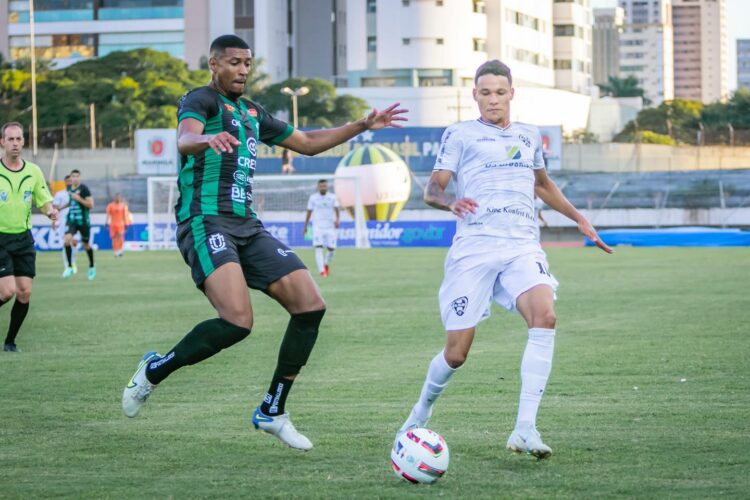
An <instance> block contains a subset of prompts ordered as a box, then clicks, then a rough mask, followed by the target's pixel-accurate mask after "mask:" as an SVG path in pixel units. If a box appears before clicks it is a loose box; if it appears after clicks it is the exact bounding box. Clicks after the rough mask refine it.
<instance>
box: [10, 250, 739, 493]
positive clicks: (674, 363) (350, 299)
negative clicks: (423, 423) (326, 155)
mask: <svg viewBox="0 0 750 500" xmlns="http://www.w3.org/2000/svg"><path fill="white" fill-rule="evenodd" d="M301 255H302V257H303V258H304V259H305V260H306V262H308V264H310V265H311V266H314V264H313V259H312V253H311V252H309V251H307V252H305V251H302V252H301ZM444 255H445V250H444V249H435V250H433V249H423V250H406V249H402V250H393V249H383V250H366V251H361V250H359V251H358V250H339V251H338V252H337V255H336V259H335V261H334V263H333V266H332V276H331V277H330V278H328V279H325V280H319V284H320V287H321V289H322V291H323V295H324V297H325V298H326V300H327V302H328V313H327V315H326V317H325V319H324V322H323V325H322V330H321V335H320V338H319V341H318V345H317V347H316V350H315V351H314V352H313V355H312V357H311V360H310V363H309V364H308V366H307V367H306V368H305V369H304V371H303V372H302V375H301V376H300V378H299V379H298V381H297V382H296V383H295V386H294V388H293V389H292V393H291V396H290V398H289V401H288V403H287V408H288V410H289V411H290V412H291V413H292V416H293V421H294V423H295V425H296V426H297V427H298V428H299V429H300V430H301V431H303V432H304V433H305V434H306V435H307V436H308V437H310V438H311V439H312V441H313V442H314V443H315V448H314V449H313V450H312V451H310V452H308V453H301V452H297V451H294V450H291V449H288V448H285V447H283V446H282V445H281V444H280V443H279V442H278V441H277V440H276V439H275V438H272V437H270V436H268V435H265V434H262V433H259V432H256V431H253V430H251V424H250V415H251V411H252V409H253V408H254V407H255V406H256V405H257V404H258V403H259V402H260V400H261V398H262V395H263V393H264V391H265V390H266V388H267V385H268V383H269V381H270V377H271V374H272V372H273V369H274V366H275V362H276V354H277V349H278V345H279V342H280V340H281V335H282V332H283V330H284V328H285V325H286V321H287V315H286V314H285V313H284V312H283V311H282V310H281V308H280V307H279V306H278V305H277V304H276V303H274V302H273V301H271V300H270V299H268V298H267V297H265V296H264V295H263V294H260V293H256V292H253V295H252V300H253V306H254V310H255V326H254V328H253V333H252V335H251V336H250V337H249V338H248V339H247V340H245V341H244V342H242V343H241V344H239V345H237V346H235V347H233V348H231V349H229V350H227V351H225V352H222V353H221V354H219V355H218V356H215V357H214V358H211V359H210V360H207V361H205V362H203V363H201V364H199V365H196V366H193V367H187V368H185V369H183V370H180V371H178V372H176V373H175V374H174V375H173V376H172V377H170V378H169V379H168V380H167V381H165V382H164V383H163V384H162V385H161V386H160V387H159V388H158V390H157V391H156V392H155V393H154V395H153V396H152V398H151V399H150V400H149V402H148V404H147V405H146V406H145V407H144V409H143V411H142V413H141V415H140V416H139V417H138V418H136V419H127V418H125V417H124V416H123V415H122V412H121V409H120V396H121V392H122V389H123V387H124V385H125V383H126V382H127V380H128V378H129V377H130V376H131V374H132V372H133V370H134V369H135V366H136V364H137V362H138V360H139V358H140V356H141V355H142V354H143V353H144V352H145V351H147V350H151V349H158V350H160V351H161V352H164V351H166V350H167V349H169V348H170V347H171V346H172V345H174V344H175V343H176V342H177V341H178V340H179V339H180V338H181V337H182V336H183V335H184V334H185V332H187V331H188V330H189V329H191V328H192V326H193V325H194V324H196V323H197V322H199V321H202V320H204V319H206V318H209V317H212V315H213V311H212V309H211V308H210V306H209V305H208V302H207V301H206V299H205V298H204V297H203V296H202V295H201V294H200V293H198V292H197V291H196V290H195V289H194V287H193V285H192V282H191V281H190V277H189V270H188V269H187V267H186V266H185V265H184V263H183V262H182V260H181V258H180V256H179V255H178V254H177V253H176V252H158V253H142V254H134V253H133V254H127V255H126V257H125V258H123V259H119V260H115V259H114V258H113V256H112V255H111V253H104V252H102V253H99V254H98V256H97V258H98V262H97V270H98V273H99V274H98V276H97V278H96V280H95V281H93V282H88V281H86V278H85V265H84V266H82V269H81V270H82V271H83V272H79V274H78V275H77V276H75V277H73V278H72V279H71V280H70V281H65V282H63V281H62V279H60V273H61V271H62V264H61V258H60V254H59V253H54V254H50V253H47V254H40V255H39V258H38V276H37V279H36V280H35V282H34V292H33V296H32V307H31V311H30V314H29V317H28V318H27V320H26V323H25V324H24V326H23V329H22V331H21V334H20V335H19V338H18V340H17V342H18V345H19V347H20V348H21V349H22V350H23V352H22V353H20V354H18V355H16V354H11V353H2V352H0V366H1V367H2V374H3V383H2V384H0V497H3V498H6V497H7V498H32V497H52V496H55V497H72V498H83V497H85V498H165V497H174V498H194V497H216V498H254V497H275V498H308V497H310V498H338V497H349V498H355V497H356V498H378V497H379V498H405V497H425V498H426V497H432V496H436V495H439V496H444V497H447V498H459V497H463V498H503V497H650V498H656V497H665V496H666V497H675V498H684V497H717V496H727V497H737V498H740V497H744V498H746V497H747V494H748V491H750V479H749V475H748V470H750V451H748V449H749V448H748V445H750V439H749V438H750V431H749V429H750V424H749V423H748V422H750V420H749V419H748V416H749V414H750V380H749V378H748V377H749V375H750V373H749V372H750V368H749V367H750V359H749V358H750V336H748V324H750V303H749V302H748V291H749V290H750V289H749V288H748V277H750V256H749V255H748V250H747V249H744V248H743V249H636V248H619V249H617V251H616V253H615V255H613V256H607V255H605V254H603V253H602V252H599V251H597V250H594V249H590V248H586V249H583V248H576V249H549V250H548V255H549V260H550V265H551V270H552V272H554V273H555V275H556V277H557V278H558V280H559V281H560V283H561V286H560V289H559V291H558V297H559V300H558V302H557V313H558V329H557V331H558V335H557V345H556V353H555V360H554V364H553V372H552V376H551V379H550V383H549V385H548V387H547V394H546V395H545V398H544V400H543V402H542V407H541V410H540V415H539V427H540V430H541V431H542V434H543V436H544V438H545V441H546V442H547V443H548V444H550V445H551V446H552V448H553V450H554V455H553V456H552V458H551V459H549V460H546V461H542V462H537V461H535V460H534V459H532V458H531V457H528V456H516V455H512V454H510V453H509V452H507V451H506V450H505V448H504V445H505V440H506V438H507V436H508V433H509V432H510V430H511V428H512V426H513V422H514V418H515V413H516V406H517V398H518V390H519V380H518V379H519V377H518V369H519V364H520V359H521V354H522V351H523V347H524V345H525V339H526V328H525V325H524V324H523V322H522V320H521V318H520V317H518V316H515V315H512V314H509V313H507V312H505V311H504V310H501V309H499V308H497V307H495V308H494V309H493V316H492V317H491V318H490V319H489V320H487V321H485V322H484V323H482V324H480V326H479V330H478V333H477V338H476V340H475V344H474V347H473V349H472V352H471V354H470V355H469V359H468V362H467V364H466V365H465V366H464V367H463V368H461V370H460V371H459V372H458V373H457V374H456V376H455V377H454V379H453V381H452V383H451V385H450V387H449V388H448V390H447V391H446V393H445V394H444V396H443V398H442V399H441V400H440V401H439V402H438V403H437V405H436V409H435V414H434V417H433V419H432V421H431V422H430V427H431V428H432V429H434V430H436V431H437V432H439V433H441V434H443V435H444V436H445V438H446V440H447V442H448V445H449V447H450V451H451V464H450V468H449V471H448V473H447V475H446V476H445V477H444V478H443V479H441V480H440V481H438V483H436V484H435V485H433V486H429V487H427V486H414V485H411V484H407V483H406V482H403V481H401V480H399V479H397V478H396V477H395V476H394V475H393V473H392V472H391V471H390V467H389V463H388V462H389V451H390V445H391V443H392V440H393V435H394V432H395V430H396V429H397V428H398V427H399V425H400V424H401V422H402V421H403V419H404V418H406V416H407V414H408V412H409V409H410V407H411V405H412V404H413V402H414V401H415V399H416V397H417V396H418V393H419V389H420V386H421V383H422V380H423V377H424V374H425V370H426V367H427V364H428V363H429V360H430V359H431V358H432V357H433V356H434V354H435V353H436V352H437V351H438V350H439V349H440V348H441V346H442V343H443V333H442V328H441V324H440V319H439V315H438V310H437V289H438V286H439V284H440V280H441V278H442V260H443V257H444ZM84 261H85V256H84V255H82V256H81V258H80V262H81V263H83V262H84ZM9 313H10V304H6V305H5V306H4V307H3V308H2V309H0V329H4V328H6V325H7V321H8V316H9Z"/></svg>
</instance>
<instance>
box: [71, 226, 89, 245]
mask: <svg viewBox="0 0 750 500" xmlns="http://www.w3.org/2000/svg"><path fill="white" fill-rule="evenodd" d="M76 233H81V241H82V242H84V243H88V242H89V238H90V237H91V225H90V224H78V223H76V222H69V223H68V229H66V230H65V234H70V235H72V236H75V234H76Z"/></svg>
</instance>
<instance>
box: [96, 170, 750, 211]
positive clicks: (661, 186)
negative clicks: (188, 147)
mask: <svg viewBox="0 0 750 500" xmlns="http://www.w3.org/2000/svg"><path fill="white" fill-rule="evenodd" d="M550 175H551V176H552V178H553V179H554V180H555V182H557V184H558V186H560V187H561V188H562V190H563V192H564V193H565V195H566V196H567V197H568V198H569V199H570V200H571V202H572V203H573V204H574V205H575V206H577V207H579V208H592V209H599V208H710V207H720V206H721V191H722V190H723V192H724V204H725V206H726V207H727V208H732V207H740V206H748V205H750V170H710V171H687V172H652V173H635V172H632V173H616V174H613V173H578V172H575V173H573V172H570V173H568V172H552V173H551V174H550ZM427 178H428V175H426V174H419V175H416V176H415V178H414V179H413V182H412V193H411V196H410V198H409V201H408V202H407V204H406V207H405V208H406V209H413V210H419V209H424V208H427V207H426V206H425V204H424V203H423V202H422V189H423V186H424V184H425V182H426V181H427ZM84 182H85V183H86V184H87V185H88V186H89V188H90V189H91V191H92V193H93V194H94V199H95V202H96V204H95V210H94V211H95V212H101V211H103V210H104V207H105V206H106V204H107V202H108V201H109V199H110V198H111V197H112V196H113V195H114V194H115V193H117V192H119V193H121V194H122V195H123V196H124V197H125V199H127V200H128V202H129V204H130V210H131V211H132V212H135V213H139V212H146V178H145V177H137V176H133V177H122V178H119V179H107V180H104V179H101V180H87V181H84ZM310 192H312V190H311V191H310ZM308 194H309V193H308ZM265 196H266V197H270V196H273V193H271V194H266V195H265ZM276 196H278V197H285V198H289V194H288V193H286V192H283V191H281V192H278V193H276ZM294 199H295V200H296V201H295V202H293V203H292V205H294V206H290V208H289V209H290V210H295V211H297V210H298V211H302V210H304V209H305V206H304V203H305V200H307V195H305V196H301V197H294ZM268 201H269V202H270V201H271V200H268ZM289 201H290V200H288V199H285V200H279V203H278V204H276V203H274V205H284V206H289V205H290V203H289ZM297 205H299V206H297Z"/></svg>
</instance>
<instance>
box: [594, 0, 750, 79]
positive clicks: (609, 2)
mask: <svg viewBox="0 0 750 500" xmlns="http://www.w3.org/2000/svg"><path fill="white" fill-rule="evenodd" d="M725 1H726V5H727V49H728V50H727V55H728V57H727V59H728V61H727V62H728V64H727V71H728V73H727V75H728V77H729V88H730V90H734V89H736V88H737V39H738V38H750V21H749V20H750V1H748V0H725ZM616 5H617V0H591V6H592V7H594V8H598V7H614V6H616Z"/></svg>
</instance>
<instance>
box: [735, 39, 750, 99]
mask: <svg viewBox="0 0 750 500" xmlns="http://www.w3.org/2000/svg"><path fill="white" fill-rule="evenodd" d="M737 88H738V89H740V88H746V89H750V38H746V39H740V40H737Z"/></svg>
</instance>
